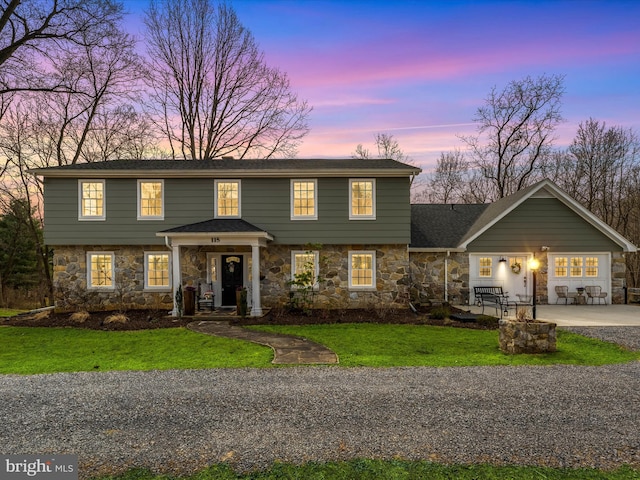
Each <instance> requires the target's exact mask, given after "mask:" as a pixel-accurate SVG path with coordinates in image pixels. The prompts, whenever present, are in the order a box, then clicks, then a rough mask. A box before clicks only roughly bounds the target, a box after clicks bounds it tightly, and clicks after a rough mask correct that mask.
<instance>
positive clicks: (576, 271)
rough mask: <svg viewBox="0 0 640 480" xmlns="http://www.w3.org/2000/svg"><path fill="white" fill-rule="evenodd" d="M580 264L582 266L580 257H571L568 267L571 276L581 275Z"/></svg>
mask: <svg viewBox="0 0 640 480" xmlns="http://www.w3.org/2000/svg"><path fill="white" fill-rule="evenodd" d="M582 266H583V258H582V257H571V268H570V269H569V272H570V274H571V276H572V277H582Z"/></svg>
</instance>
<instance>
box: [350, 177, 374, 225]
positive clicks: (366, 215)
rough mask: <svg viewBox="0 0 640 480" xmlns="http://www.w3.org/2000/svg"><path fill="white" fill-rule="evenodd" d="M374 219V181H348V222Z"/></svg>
mask: <svg viewBox="0 0 640 480" xmlns="http://www.w3.org/2000/svg"><path fill="white" fill-rule="evenodd" d="M375 219H376V181H375V179H367V178H352V179H350V180H349V220H375Z"/></svg>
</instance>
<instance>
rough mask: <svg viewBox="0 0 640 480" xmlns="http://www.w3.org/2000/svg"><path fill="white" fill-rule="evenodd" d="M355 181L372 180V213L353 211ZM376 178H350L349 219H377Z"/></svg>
mask: <svg viewBox="0 0 640 480" xmlns="http://www.w3.org/2000/svg"><path fill="white" fill-rule="evenodd" d="M353 182H371V196H372V205H371V215H355V214H354V213H353V207H352V205H353ZM377 203H378V202H377V195H376V179H375V178H350V179H349V220H375V219H376V204H377Z"/></svg>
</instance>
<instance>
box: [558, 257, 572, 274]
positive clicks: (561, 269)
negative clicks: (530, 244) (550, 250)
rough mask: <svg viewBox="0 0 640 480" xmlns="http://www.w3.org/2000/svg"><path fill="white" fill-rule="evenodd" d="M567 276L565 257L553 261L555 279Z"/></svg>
mask: <svg viewBox="0 0 640 480" xmlns="http://www.w3.org/2000/svg"><path fill="white" fill-rule="evenodd" d="M568 274H569V259H568V258H567V257H556V258H555V260H554V275H555V276H556V277H566V276H567V275H568Z"/></svg>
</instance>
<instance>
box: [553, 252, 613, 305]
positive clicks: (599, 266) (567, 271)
mask: <svg viewBox="0 0 640 480" xmlns="http://www.w3.org/2000/svg"><path fill="white" fill-rule="evenodd" d="M548 272H549V275H548V280H547V285H548V287H549V303H556V301H557V300H558V296H557V295H556V289H555V287H556V286H567V287H569V292H576V291H577V289H578V288H580V287H587V286H591V285H598V286H600V287H601V288H602V291H603V292H607V293H608V297H607V303H609V302H610V298H611V257H610V254H609V253H553V254H551V253H550V254H549V270H548ZM563 301H564V300H560V303H562V302H563Z"/></svg>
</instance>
